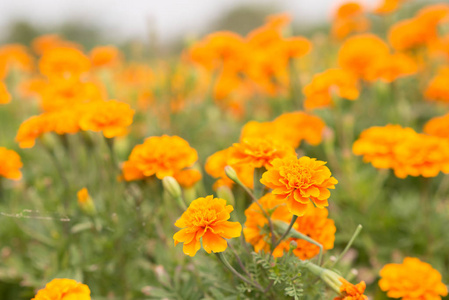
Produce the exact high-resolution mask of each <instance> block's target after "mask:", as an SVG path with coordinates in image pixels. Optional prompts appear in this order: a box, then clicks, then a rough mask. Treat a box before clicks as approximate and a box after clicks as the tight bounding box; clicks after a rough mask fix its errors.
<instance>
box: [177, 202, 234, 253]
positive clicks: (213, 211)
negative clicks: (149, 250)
mask: <svg viewBox="0 0 449 300" xmlns="http://www.w3.org/2000/svg"><path fill="white" fill-rule="evenodd" d="M233 210H234V208H233V207H232V205H226V200H224V199H220V198H214V197H213V196H207V197H205V198H198V199H196V200H194V201H193V202H192V203H191V204H190V206H189V208H188V209H187V210H186V211H185V212H184V213H183V214H182V216H181V218H179V219H178V220H177V221H176V223H175V226H176V227H179V228H182V229H181V230H180V231H178V232H177V233H175V235H174V236H173V239H174V240H175V246H176V245H177V244H178V243H184V245H183V251H184V253H185V254H186V255H189V256H195V254H196V252H197V251H198V250H199V249H200V248H201V242H200V239H201V240H202V244H203V248H204V250H206V252H207V253H211V252H214V253H218V252H223V251H225V250H226V248H227V247H228V243H227V241H226V239H230V238H235V237H239V236H240V235H241V231H242V225H240V223H238V222H230V221H228V220H229V218H230V217H231V215H230V214H231V212H232V211H233Z"/></svg>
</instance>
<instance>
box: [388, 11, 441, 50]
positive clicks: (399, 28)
mask: <svg viewBox="0 0 449 300" xmlns="http://www.w3.org/2000/svg"><path fill="white" fill-rule="evenodd" d="M434 37H436V30H435V29H432V28H429V27H427V26H425V25H424V24H422V23H421V22H420V21H419V20H418V19H417V18H411V19H406V20H402V21H399V22H397V23H396V24H394V25H393V26H392V27H391V28H390V30H389V32H388V41H389V42H390V44H391V46H392V47H393V48H394V49H395V50H397V51H405V50H410V49H414V48H418V47H421V46H424V45H425V44H426V43H427V42H428V41H430V40H431V39H433V38H434Z"/></svg>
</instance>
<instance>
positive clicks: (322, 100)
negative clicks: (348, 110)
mask: <svg viewBox="0 0 449 300" xmlns="http://www.w3.org/2000/svg"><path fill="white" fill-rule="evenodd" d="M303 93H304V95H305V96H306V99H305V100H304V107H305V108H306V109H315V108H320V107H326V106H330V105H332V104H333V100H332V97H333V95H336V96H338V97H340V98H344V99H348V100H356V99H357V98H358V97H359V94H360V92H359V84H358V80H357V78H356V77H355V76H354V75H353V74H352V73H351V72H348V71H346V70H343V69H328V70H326V71H324V72H322V73H319V74H316V75H314V76H313V78H312V81H311V82H310V83H309V84H308V85H306V86H305V87H304V89H303Z"/></svg>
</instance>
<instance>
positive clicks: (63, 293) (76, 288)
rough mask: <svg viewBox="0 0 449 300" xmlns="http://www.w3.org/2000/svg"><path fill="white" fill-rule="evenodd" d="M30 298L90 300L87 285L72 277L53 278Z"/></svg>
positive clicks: (34, 299) (41, 299) (37, 299)
mask: <svg viewBox="0 0 449 300" xmlns="http://www.w3.org/2000/svg"><path fill="white" fill-rule="evenodd" d="M31 300H91V297H90V289H89V287H88V286H87V285H85V284H82V283H80V282H77V281H75V280H73V279H65V278H64V279H59V278H56V279H53V280H52V281H50V282H49V283H47V285H46V286H45V288H43V289H41V290H39V291H38V292H37V294H36V296H35V297H34V298H33V299H31Z"/></svg>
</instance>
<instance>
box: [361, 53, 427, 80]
mask: <svg viewBox="0 0 449 300" xmlns="http://www.w3.org/2000/svg"><path fill="white" fill-rule="evenodd" d="M417 71H418V64H417V63H416V61H415V60H414V59H413V58H412V57H410V56H408V55H406V54H403V53H395V54H392V55H387V56H384V57H382V58H381V59H379V60H377V61H376V63H375V64H374V66H373V68H372V75H370V76H369V77H371V78H372V79H381V80H382V81H385V82H393V81H395V80H396V79H398V78H401V77H405V76H409V75H413V74H415V73H416V72H417Z"/></svg>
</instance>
